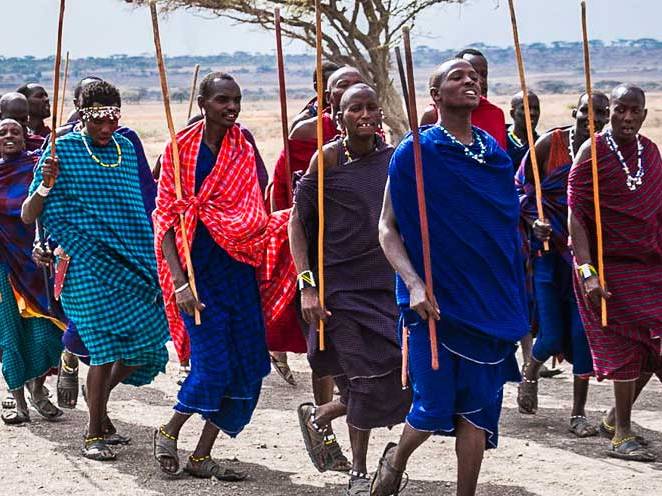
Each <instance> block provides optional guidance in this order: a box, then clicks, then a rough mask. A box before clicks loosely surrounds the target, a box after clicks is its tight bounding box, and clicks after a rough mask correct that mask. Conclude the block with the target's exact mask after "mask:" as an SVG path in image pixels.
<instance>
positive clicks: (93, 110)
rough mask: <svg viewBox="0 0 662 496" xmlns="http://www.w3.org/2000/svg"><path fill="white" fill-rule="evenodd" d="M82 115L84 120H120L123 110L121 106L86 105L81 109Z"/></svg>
mask: <svg viewBox="0 0 662 496" xmlns="http://www.w3.org/2000/svg"><path fill="white" fill-rule="evenodd" d="M80 116H81V118H82V119H83V120H84V121H89V120H92V119H112V120H115V121H118V120H120V117H122V111H121V110H120V108H119V107H86V108H82V109H80Z"/></svg>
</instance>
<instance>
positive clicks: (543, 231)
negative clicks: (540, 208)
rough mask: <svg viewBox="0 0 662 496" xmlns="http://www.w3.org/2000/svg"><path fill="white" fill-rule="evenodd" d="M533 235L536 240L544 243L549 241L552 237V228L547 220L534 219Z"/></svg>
mask: <svg viewBox="0 0 662 496" xmlns="http://www.w3.org/2000/svg"><path fill="white" fill-rule="evenodd" d="M533 234H534V235H535V237H536V238H538V239H539V240H540V241H542V242H543V243H545V242H546V241H549V238H550V237H551V236H552V226H551V224H550V223H549V221H547V220H544V219H536V220H535V221H534V222H533Z"/></svg>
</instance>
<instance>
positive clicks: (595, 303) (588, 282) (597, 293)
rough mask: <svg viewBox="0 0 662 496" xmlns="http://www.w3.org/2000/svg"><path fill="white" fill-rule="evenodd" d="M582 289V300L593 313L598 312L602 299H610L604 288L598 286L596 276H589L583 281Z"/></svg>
mask: <svg viewBox="0 0 662 496" xmlns="http://www.w3.org/2000/svg"><path fill="white" fill-rule="evenodd" d="M582 289H583V294H584V299H585V300H587V301H588V302H590V304H591V306H592V307H593V309H594V310H595V311H599V310H600V302H601V300H602V298H604V299H605V300H608V299H609V298H610V297H611V293H610V292H609V291H607V289H606V288H603V287H602V286H600V279H598V276H591V277H589V278H588V279H584V282H583V283H582Z"/></svg>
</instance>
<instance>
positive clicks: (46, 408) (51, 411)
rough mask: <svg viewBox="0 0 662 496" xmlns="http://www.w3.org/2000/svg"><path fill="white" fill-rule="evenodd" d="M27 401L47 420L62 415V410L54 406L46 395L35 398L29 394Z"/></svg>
mask: <svg viewBox="0 0 662 496" xmlns="http://www.w3.org/2000/svg"><path fill="white" fill-rule="evenodd" d="M28 401H29V402H30V405H32V408H34V409H35V410H37V412H38V413H39V415H41V416H42V417H44V418H45V419H46V420H48V421H53V420H55V419H57V418H59V417H61V416H62V415H64V412H63V411H62V410H60V409H59V408H58V407H56V406H55V405H54V404H53V403H51V401H50V400H49V399H48V397H46V396H44V397H42V398H39V399H37V400H36V399H34V398H33V397H32V396H30V398H28Z"/></svg>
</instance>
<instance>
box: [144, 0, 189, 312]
mask: <svg viewBox="0 0 662 496" xmlns="http://www.w3.org/2000/svg"><path fill="white" fill-rule="evenodd" d="M149 10H150V13H151V15H152V31H153V32H154V46H155V47H156V63H157V65H158V66H159V77H160V79H161V92H162V93H163V107H164V109H165V114H166V121H167V123H168V131H169V133H170V143H171V145H170V147H171V151H172V164H173V168H174V174H175V194H176V195H177V199H178V200H181V199H182V178H181V171H180V164H179V147H178V146H177V137H176V135H175V125H174V123H173V120H172V111H171V109H170V90H169V89H168V79H167V76H166V69H165V62H164V61H163V50H162V49H161V35H160V34H159V18H158V14H157V13H156V3H155V1H154V0H150V2H149ZM179 222H180V226H181V231H182V247H183V249H184V258H185V260H186V272H187V274H188V282H189V285H190V287H191V292H192V293H193V296H194V297H195V299H196V300H197V299H198V290H197V287H196V285H195V275H194V272H193V262H192V261H191V250H190V247H189V245H188V237H187V234H186V224H185V223H184V214H183V213H182V214H179ZM200 322H201V321H200V312H199V311H198V310H197V309H196V310H195V324H196V325H200Z"/></svg>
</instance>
